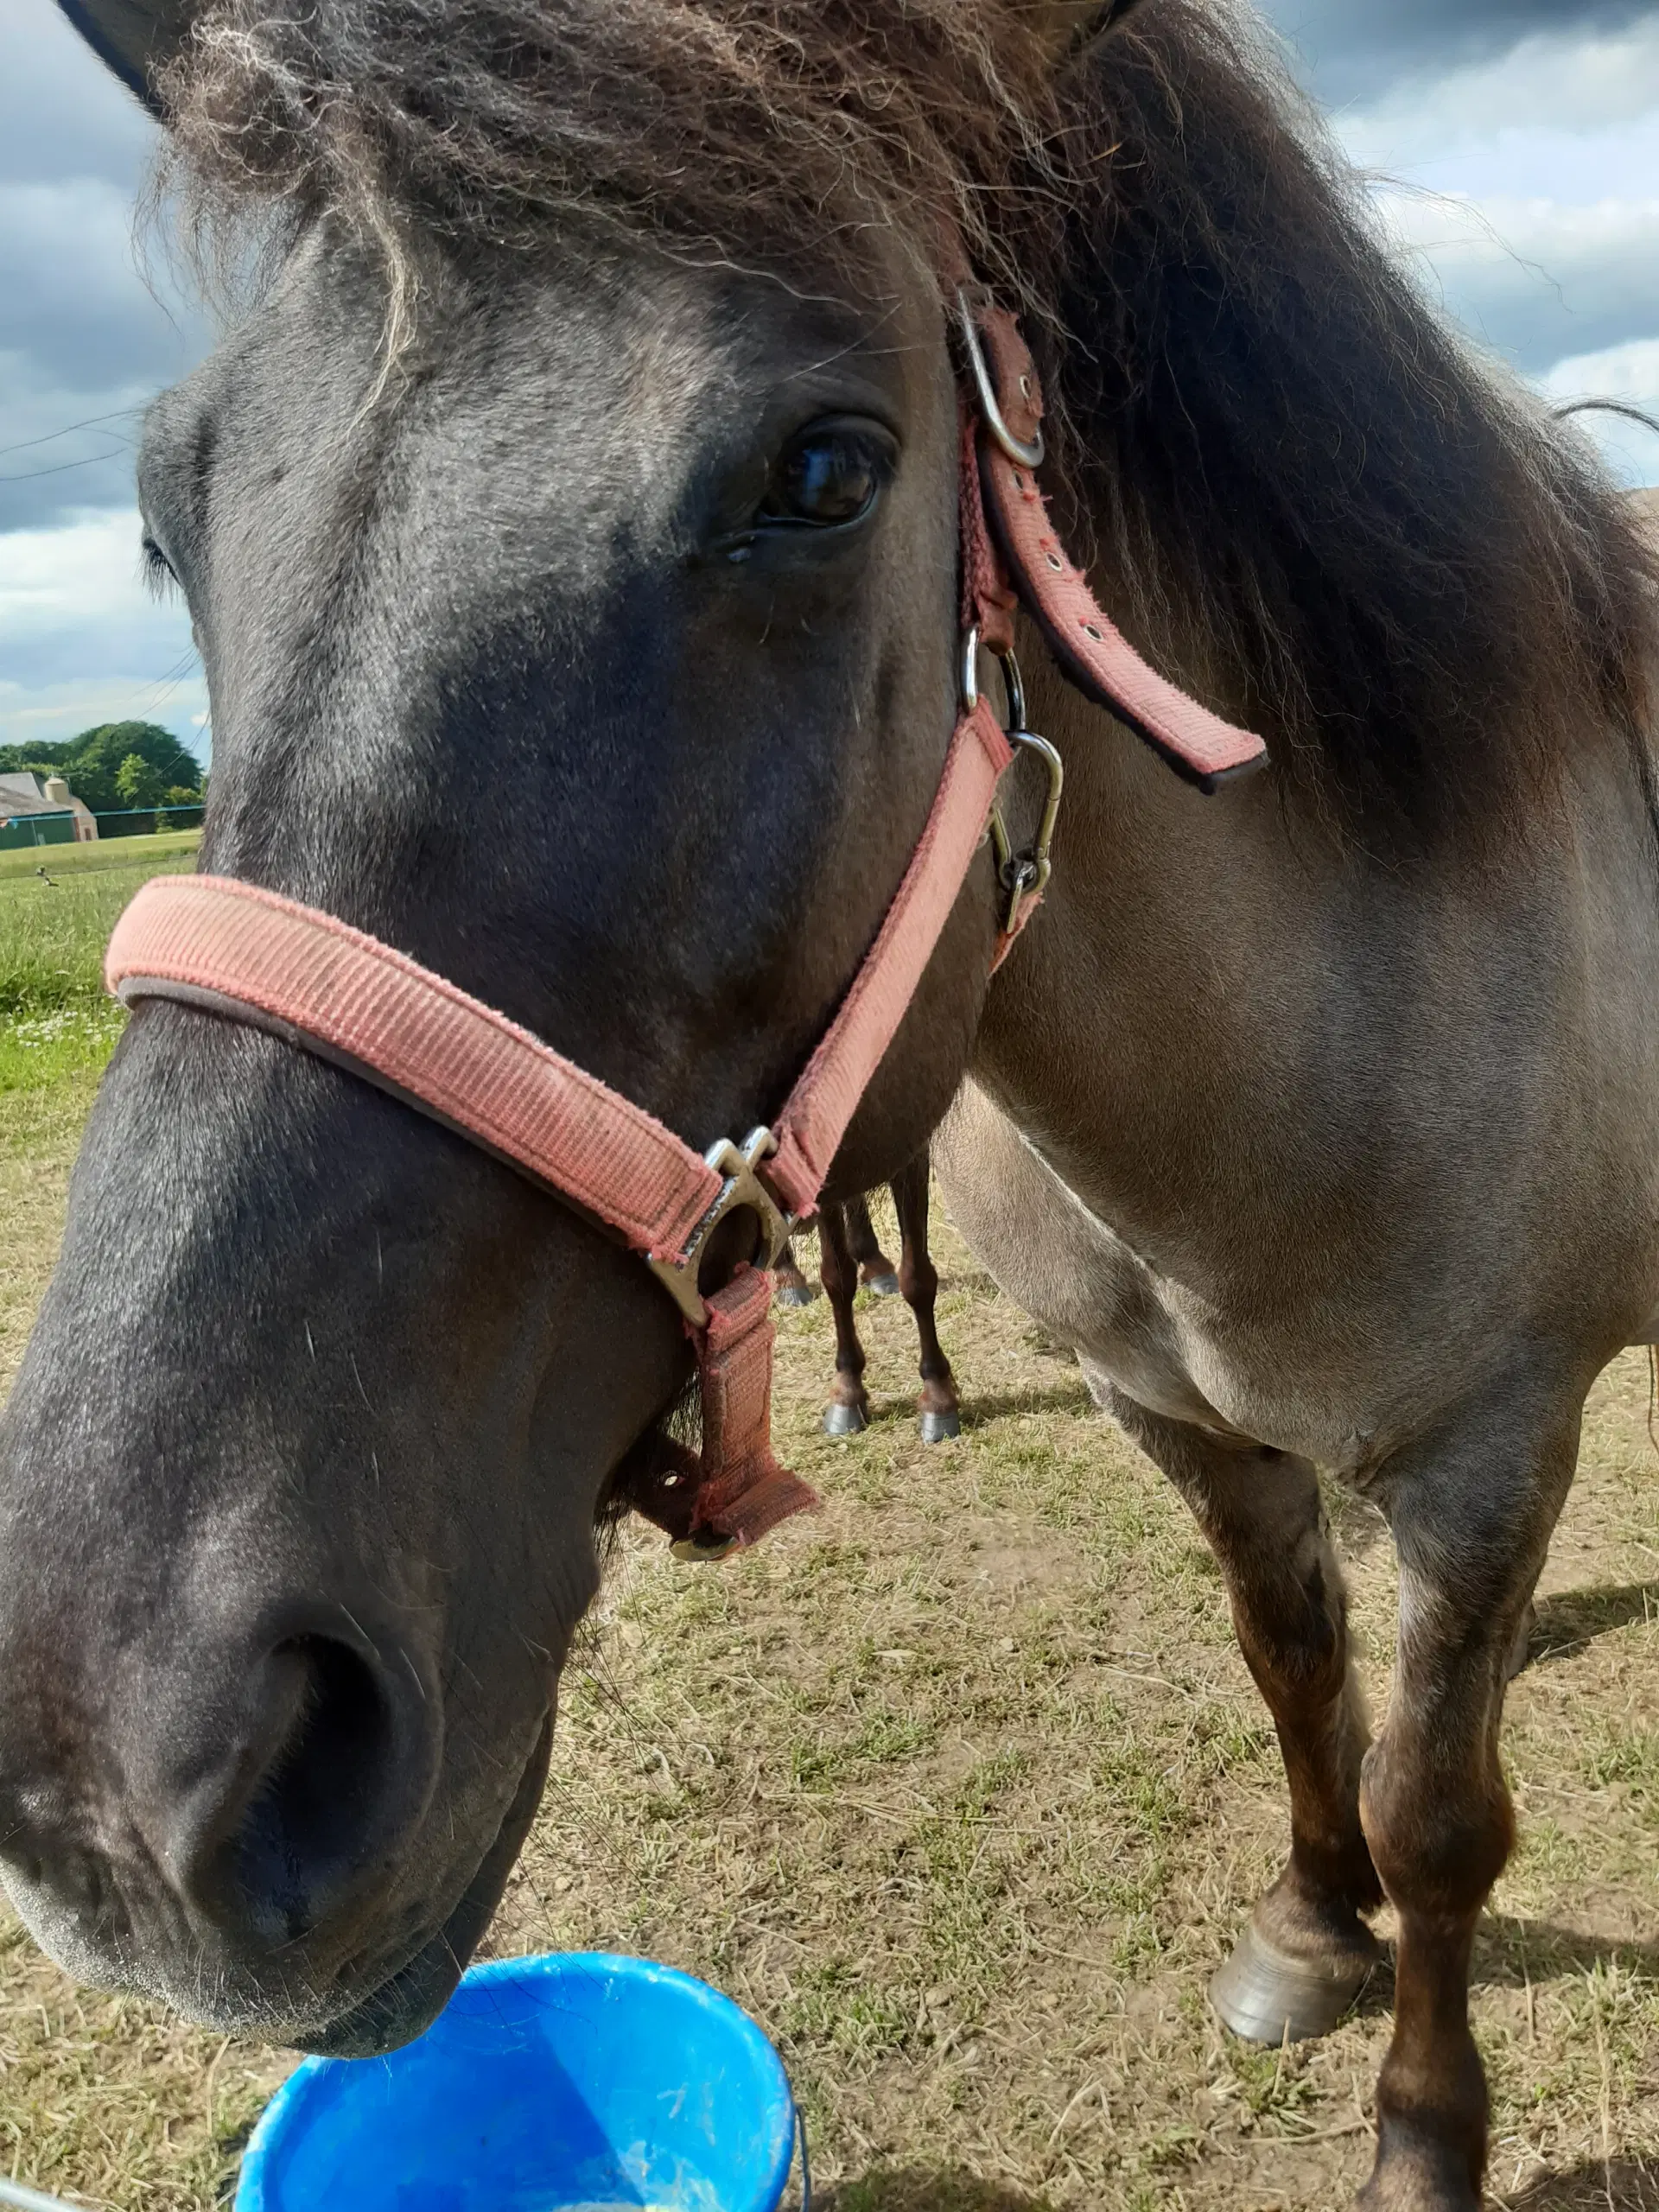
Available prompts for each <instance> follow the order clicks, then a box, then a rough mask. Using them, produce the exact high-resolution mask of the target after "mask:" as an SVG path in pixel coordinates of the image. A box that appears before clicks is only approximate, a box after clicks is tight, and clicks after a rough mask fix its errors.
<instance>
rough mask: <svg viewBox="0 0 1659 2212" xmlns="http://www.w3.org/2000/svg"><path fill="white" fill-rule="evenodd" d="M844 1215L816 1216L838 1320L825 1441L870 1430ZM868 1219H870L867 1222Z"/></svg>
mask: <svg viewBox="0 0 1659 2212" xmlns="http://www.w3.org/2000/svg"><path fill="white" fill-rule="evenodd" d="M847 1213H848V1209H847V1208H846V1207H844V1206H836V1205H827V1206H825V1207H824V1209H823V1211H822V1213H820V1215H819V1216H818V1255H819V1259H820V1261H821V1263H822V1266H821V1273H822V1275H823V1288H824V1294H825V1296H826V1297H827V1298H828V1299H829V1311H830V1312H831V1313H833V1314H834V1316H835V1319H836V1381H835V1388H834V1390H833V1392H832V1394H831V1395H830V1399H829V1404H828V1406H826V1407H825V1408H824V1414H823V1430H824V1434H825V1435H826V1436H856V1435H857V1434H858V1433H859V1431H860V1430H861V1429H863V1428H868V1427H869V1425H870V1400H869V1394H868V1391H867V1390H866V1389H865V1388H864V1347H863V1345H862V1344H860V1342H859V1340H858V1325H857V1323H856V1322H855V1320H854V1319H853V1300H855V1298H856V1297H857V1295H858V1262H857V1261H856V1260H855V1258H854V1257H853V1245H852V1236H851V1234H850V1231H849V1227H848V1222H847ZM867 1219H868V1217H867Z"/></svg>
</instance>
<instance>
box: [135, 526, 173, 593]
mask: <svg viewBox="0 0 1659 2212" xmlns="http://www.w3.org/2000/svg"><path fill="white" fill-rule="evenodd" d="M142 551H143V563H144V574H145V575H146V576H148V577H149V580H150V582H152V583H161V582H168V581H171V582H174V583H176V582H178V580H179V579H178V572H177V570H176V569H175V568H174V566H173V563H171V562H170V561H169V560H168V557H167V556H166V554H165V553H163V552H162V549H161V547H160V546H159V545H158V544H157V543H156V540H155V539H154V538H153V537H151V536H150V534H149V531H145V532H144V535H143V546H142Z"/></svg>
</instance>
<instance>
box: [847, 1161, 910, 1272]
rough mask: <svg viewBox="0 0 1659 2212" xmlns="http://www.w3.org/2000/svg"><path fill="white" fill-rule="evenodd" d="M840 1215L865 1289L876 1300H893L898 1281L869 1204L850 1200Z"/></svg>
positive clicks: (856, 1199) (858, 1199)
mask: <svg viewBox="0 0 1659 2212" xmlns="http://www.w3.org/2000/svg"><path fill="white" fill-rule="evenodd" d="M896 1187H897V1186H896V1185H895V1188H896ZM842 1211H843V1212H844V1213H845V1214H846V1217H847V1235H848V1241H849V1245H850V1247H851V1250H852V1255H853V1257H854V1259H855V1260H856V1261H857V1262H858V1267H859V1274H860V1278H861V1281H862V1282H863V1285H864V1287H865V1289H866V1290H873V1291H874V1293H875V1294H876V1296H877V1297H878V1298H896V1297H897V1296H898V1295H899V1277H898V1274H896V1272H895V1271H894V1268H893V1262H892V1261H891V1260H890V1259H889V1258H888V1257H887V1254H886V1253H885V1252H884V1251H883V1250H882V1249H881V1246H880V1241H879V1239H878V1238H877V1236H876V1233H875V1224H874V1223H873V1222H872V1221H871V1219H870V1209H869V1205H868V1200H866V1199H864V1198H849V1200H848V1202H847V1204H846V1205H845V1207H844V1208H843V1209H842Z"/></svg>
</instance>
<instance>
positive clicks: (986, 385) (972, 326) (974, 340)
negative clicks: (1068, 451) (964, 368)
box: [957, 289, 1043, 468]
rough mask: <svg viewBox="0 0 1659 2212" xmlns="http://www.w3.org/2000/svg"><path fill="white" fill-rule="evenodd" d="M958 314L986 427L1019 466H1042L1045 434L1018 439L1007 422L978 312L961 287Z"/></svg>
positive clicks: (1010, 458) (958, 298)
mask: <svg viewBox="0 0 1659 2212" xmlns="http://www.w3.org/2000/svg"><path fill="white" fill-rule="evenodd" d="M957 315H958V316H959V317H960V319H961V322H962V342H963V345H964V346H966V347H967V349H968V365H969V368H970V369H971V370H972V371H973V372H974V388H975V391H976V395H977V397H978V400H979V411H980V413H981V414H982V416H984V418H985V427H986V429H988V431H989V432H990V434H991V435H992V436H993V437H994V438H995V440H996V442H997V443H998V445H1000V446H1001V448H1002V450H1003V452H1004V453H1005V454H1007V456H1008V459H1009V460H1010V461H1014V462H1015V463H1016V464H1017V465H1018V467H1021V468H1040V467H1042V465H1043V434H1042V432H1041V431H1040V430H1038V431H1037V432H1036V433H1035V434H1034V435H1033V437H1032V438H1031V440H1030V442H1029V443H1027V441H1026V440H1025V439H1024V438H1016V437H1015V436H1014V432H1013V431H1012V430H1011V429H1009V428H1008V426H1007V423H1006V422H1005V421H1004V419H1003V416H1002V410H1001V406H1000V405H999V404H998V403H997V397H996V386H995V383H994V382H993V381H992V378H991V372H990V368H989V366H988V363H987V362H986V359H985V349H984V347H983V346H982V345H981V344H980V342H979V330H978V327H977V326H976V323H975V321H974V311H973V309H972V308H970V307H969V304H968V295H967V293H966V292H964V291H963V290H961V289H958V290H957Z"/></svg>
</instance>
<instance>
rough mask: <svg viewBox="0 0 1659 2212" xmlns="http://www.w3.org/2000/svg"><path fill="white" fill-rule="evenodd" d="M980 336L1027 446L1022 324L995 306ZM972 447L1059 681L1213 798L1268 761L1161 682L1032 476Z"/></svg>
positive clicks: (1006, 410)
mask: <svg viewBox="0 0 1659 2212" xmlns="http://www.w3.org/2000/svg"><path fill="white" fill-rule="evenodd" d="M980 329H981V332H982V335H983V338H984V340H985V347H986V351H987V353H988V355H989V357H990V362H991V367H992V372H993V374H994V376H995V382H996V388H997V392H998V395H999V404H1001V409H1002V412H1003V416H1004V417H1005V419H1006V420H1007V423H1008V426H1009V428H1010V429H1012V430H1013V432H1014V435H1015V436H1016V437H1017V438H1020V439H1021V440H1023V441H1025V442H1029V441H1030V440H1031V439H1032V438H1033V437H1034V436H1035V435H1036V434H1037V430H1038V428H1039V424H1040V423H1041V421H1042V415H1043V396H1042V391H1041V389H1040V387H1039V384H1038V381H1037V372H1036V369H1035V367H1034V366H1033V362H1032V358H1031V354H1030V352H1029V351H1028V349H1027V346H1026V341H1025V340H1024V339H1023V338H1022V337H1021V336H1020V326H1019V324H1018V323H1017V322H1016V321H1014V317H1013V315H1010V314H1009V313H1008V311H1007V308H992V309H990V310H989V311H988V313H987V314H985V315H983V316H982V318H981V320H980ZM978 442H979V452H980V467H981V473H982V485H983V493H984V505H985V508H986V510H988V514H989V518H990V524H991V528H992V531H994V533H995V538H996V542H997V546H998V549H999V550H1000V551H1001V555H1002V557H1003V560H1004V561H1006V562H1007V566H1008V568H1009V569H1012V571H1013V577H1012V582H1013V585H1014V591H1015V592H1016V593H1017V594H1019V597H1020V601H1021V602H1022V603H1023V604H1024V606H1025V607H1026V609H1027V612H1028V613H1030V615H1031V617H1032V619H1033V621H1034V622H1035V623H1036V624H1037V626H1038V627H1039V629H1040V630H1041V632H1042V633H1043V636H1044V639H1045V640H1046V643H1047V645H1048V647H1049V650H1050V651H1051V652H1052V653H1053V655H1054V658H1055V659H1056V660H1057V661H1058V663H1059V665H1060V669H1061V671H1062V673H1063V674H1064V675H1065V676H1066V677H1069V678H1070V680H1071V682H1072V683H1074V684H1076V686H1077V689H1078V690H1080V691H1081V692H1082V693H1083V694H1084V696H1085V697H1086V698H1090V699H1093V700H1094V701H1095V702H1096V704H1097V705H1099V706H1103V707H1105V708H1107V709H1109V711H1110V712H1111V713H1113V714H1115V715H1117V716H1118V718H1119V719H1120V721H1125V722H1127V723H1128V726H1129V728H1131V729H1133V730H1134V731H1135V734H1137V736H1140V737H1142V738H1144V739H1145V740H1146V741H1147V744H1149V745H1150V746H1152V747H1153V748H1154V751H1156V752H1158V753H1161V755H1162V756H1163V758H1164V760H1166V761H1167V763H1168V764H1169V766H1171V767H1172V768H1173V769H1174V771H1175V772H1176V773H1177V774H1178V775H1179V776H1182V777H1185V779H1186V780H1187V782H1189V783H1192V784H1196V785H1198V788H1199V790H1200V791H1215V790H1216V789H1217V787H1218V786H1219V785H1221V784H1222V783H1224V781H1225V780H1226V779H1228V778H1229V777H1231V776H1236V775H1238V774H1240V773H1241V772H1243V771H1244V770H1246V769H1249V768H1254V767H1255V766H1258V765H1259V764H1260V763H1261V762H1262V760H1265V759H1266V757H1267V747H1266V746H1265V745H1263V743H1262V740H1261V739H1260V738H1259V737H1257V736H1256V735H1255V734H1254V733H1253V732H1252V731H1250V730H1246V729H1238V728H1235V727H1234V725H1233V724H1232V723H1231V722H1228V721H1223V720H1222V718H1221V716H1220V715H1216V714H1212V713H1211V711H1210V709H1209V708H1208V707H1204V706H1200V705H1199V703H1198V701H1197V700H1196V699H1194V698H1192V696H1190V695H1189V694H1188V693H1186V692H1185V691H1183V690H1181V689H1180V688H1179V685H1177V684H1174V683H1171V682H1170V681H1169V679H1168V677H1164V676H1160V675H1159V673H1158V671H1157V670H1156V669H1154V668H1153V667H1150V666H1149V665H1148V664H1147V662H1146V661H1144V660H1143V659H1142V658H1141V655H1140V654H1139V653H1138V652H1136V651H1135V647H1134V646H1133V645H1131V644H1130V643H1129V641H1128V639H1127V638H1126V637H1125V636H1124V635H1123V632H1122V631H1121V630H1120V629H1119V628H1118V627H1117V625H1116V623H1115V622H1114V621H1112V620H1111V619H1110V617H1109V615H1108V614H1107V613H1105V612H1104V610H1103V608H1102V607H1101V604H1100V602H1099V601H1098V600H1097V599H1096V597H1095V594H1094V593H1093V592H1092V591H1091V590H1090V588H1089V583H1088V580H1087V578H1086V577H1085V576H1084V574H1083V572H1082V570H1081V569H1077V568H1076V567H1075V566H1074V565H1073V564H1072V563H1071V559H1070V558H1069V557H1068V556H1067V553H1066V550H1065V546H1064V545H1062V544H1061V543H1060V540H1059V537H1058V533H1057V532H1056V531H1055V528H1054V525H1053V524H1052V522H1051V521H1050V519H1049V513H1048V506H1047V503H1046V501H1045V499H1044V498H1043V494H1042V493H1041V491H1040V490H1039V487H1038V484H1037V480H1036V477H1035V476H1034V475H1033V473H1032V471H1031V470H1030V469H1029V468H1025V467H1020V465H1019V463H1017V462H1016V461H1012V460H1010V459H1009V457H1008V455H1007V454H1006V453H1004V452H1003V450H1002V448H1001V446H1000V445H998V444H997V442H996V441H995V438H993V437H992V436H991V435H989V434H988V433H982V435H980V438H979V441H978Z"/></svg>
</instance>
